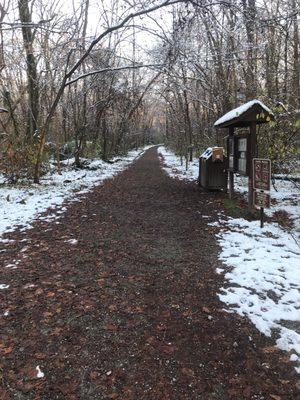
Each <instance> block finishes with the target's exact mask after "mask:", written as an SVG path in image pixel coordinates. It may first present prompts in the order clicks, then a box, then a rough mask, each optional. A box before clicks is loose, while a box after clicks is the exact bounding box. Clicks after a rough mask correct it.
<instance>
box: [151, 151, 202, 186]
mask: <svg viewBox="0 0 300 400" xmlns="http://www.w3.org/2000/svg"><path fill="white" fill-rule="evenodd" d="M158 154H159V156H160V158H161V159H162V161H163V167H162V168H163V170H164V171H165V172H166V173H167V174H168V175H169V176H170V177H171V178H178V179H182V180H187V181H196V180H197V179H198V175H199V160H198V159H197V158H195V159H194V161H193V162H191V163H189V164H188V169H187V170H186V167H185V162H183V164H182V165H181V162H180V157H178V156H176V155H175V154H174V153H172V152H171V151H169V150H167V149H166V148H165V147H164V146H160V147H159V148H158Z"/></svg>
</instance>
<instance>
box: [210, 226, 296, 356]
mask: <svg viewBox="0 0 300 400" xmlns="http://www.w3.org/2000/svg"><path fill="white" fill-rule="evenodd" d="M217 238H218V242H219V244H220V246H221V248H222V251H221V253H220V260H221V261H222V262H223V264H225V265H226V266H227V269H226V271H227V272H226V274H225V278H226V279H227V281H228V287H226V288H223V289H221V293H220V294H219V298H220V300H221V301H223V302H224V303H226V304H227V305H228V306H230V308H231V309H232V310H234V311H235V312H237V313H238V314H240V315H243V316H247V317H248V318H249V319H250V320H251V321H252V323H253V324H254V325H255V326H256V328H257V329H258V330H259V331H260V332H262V333H264V334H265V335H267V336H271V335H272V333H273V332H274V331H275V330H276V335H277V337H278V339H277V342H276V343H277V346H278V347H279V348H281V349H282V350H286V351H294V352H296V353H297V355H300V334H299V333H298V332H297V328H296V326H297V323H298V322H299V320H300V274H299V266H300V248H299V246H298V244H297V243H296V242H295V241H294V240H291V237H290V235H289V233H288V232H286V231H285V230H283V229H281V227H280V226H279V225H277V224H275V223H266V224H265V226H264V228H263V229H260V225H259V222H258V221H252V222H249V221H245V220H243V219H241V218H237V219H228V221H227V222H226V223H225V225H223V226H222V229H221V231H220V233H218V234H217Z"/></svg>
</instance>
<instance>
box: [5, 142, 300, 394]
mask: <svg viewBox="0 0 300 400" xmlns="http://www.w3.org/2000/svg"><path fill="white" fill-rule="evenodd" d="M221 204H222V197H221V195H218V194H207V193H204V192H201V191H200V190H199V189H198V187H197V186H196V185H195V184H191V183H188V184H187V183H184V182H180V181H177V180H173V179H170V178H168V177H167V176H166V175H165V174H164V173H163V172H162V170H161V168H160V166H159V160H158V156H157V151H156V149H151V150H149V151H148V152H147V153H146V154H145V155H144V156H142V157H141V158H140V159H139V160H138V161H137V162H136V163H135V164H134V165H133V166H132V167H130V168H129V169H128V170H126V171H125V172H123V173H121V174H120V175H118V176H117V177H116V178H115V179H113V180H109V181H107V182H106V183H105V184H104V186H100V187H98V188H96V189H95V190H93V191H92V192H90V193H89V194H88V195H87V196H86V197H83V198H82V201H81V202H78V203H74V204H73V205H71V206H70V207H69V208H68V211H67V212H66V214H64V215H63V216H62V217H61V218H60V219H59V220H58V221H57V222H60V223H56V222H52V223H46V222H42V221H39V222H37V223H36V224H35V225H34V227H33V228H32V229H31V230H29V231H27V232H24V233H21V232H19V233H14V234H11V235H10V237H11V238H14V239H16V242H15V243H11V244H9V245H6V251H5V252H3V253H1V260H2V262H3V268H2V269H1V281H0V283H6V284H8V285H10V287H9V288H8V289H5V290H0V300H1V303H0V304H1V309H0V313H1V314H2V313H4V312H5V311H9V315H8V316H3V315H2V316H1V317H0V335H1V337H0V355H1V357H0V371H1V375H2V376H1V379H0V399H1V400H7V399H20V400H23V399H26V400H39V399H40V400H56V399H59V400H63V399H67V400H79V399H80V400H90V399H91V400H94V399H95V400H96V399H97V400H101V399H120V400H131V399H132V400H140V399H147V400H150V399H151V400H183V399H186V400H202V399H203V400H210V399H218V400H221V399H222V400H226V399H235V400H242V399H257V400H259V399H261V400H262V399H270V400H272V399H273V400H285V399H288V400H296V399H299V398H300V397H298V395H297V391H296V381H297V376H296V373H295V372H294V370H293V368H292V366H291V365H290V364H289V363H288V361H287V360H288V356H287V355H286V354H284V353H282V352H280V351H279V350H277V349H276V348H274V347H273V345H274V342H273V341H271V340H269V339H267V338H265V337H264V336H262V335H260V334H259V332H258V331H257V330H256V329H255V328H254V327H253V326H252V325H251V324H250V323H248V322H247V320H245V319H243V318H240V317H239V316H237V315H233V314H229V313H227V312H224V310H223V309H224V305H223V304H222V303H220V302H219V300H218V298H217V295H216V293H217V292H218V291H219V288H220V287H222V285H223V284H224V283H223V282H222V278H221V277H220V276H219V275H217V274H216V273H215V268H216V267H217V266H218V264H219V262H218V259H217V254H218V251H219V249H218V246H217V244H216V241H215V239H214V228H212V227H210V226H208V225H207V222H208V221H212V220H214V218H215V217H216V213H217V212H218V207H221ZM216 210H217V211H216ZM203 215H204V216H209V217H210V218H203V217H202V216H203ZM24 238H27V239H29V240H28V241H27V242H21V240H22V239H24ZM70 239H76V240H78V242H77V243H71V242H68V241H69V240H70ZM3 246H4V245H3ZM24 247H25V248H24ZM21 250H23V251H21ZM13 259H20V260H21V261H20V263H19V264H18V265H17V266H18V269H12V268H4V266H6V265H7V264H8V263H11V262H12V260H13ZM37 366H39V368H40V371H42V373H44V377H40V378H37V372H38V370H37V369H36V367H37Z"/></svg>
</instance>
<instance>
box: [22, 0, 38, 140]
mask: <svg viewBox="0 0 300 400" xmlns="http://www.w3.org/2000/svg"><path fill="white" fill-rule="evenodd" d="M18 7H19V16H20V21H21V23H22V36H23V43H24V49H25V52H26V68H27V81H28V96H29V110H28V127H27V134H28V136H30V137H32V136H33V135H34V133H35V132H36V131H37V128H38V117H39V86H38V75H37V63H36V58H35V55H34V53H33V40H34V35H33V32H32V28H31V27H30V23H31V22H32V20H31V11H30V10H29V0H19V1H18Z"/></svg>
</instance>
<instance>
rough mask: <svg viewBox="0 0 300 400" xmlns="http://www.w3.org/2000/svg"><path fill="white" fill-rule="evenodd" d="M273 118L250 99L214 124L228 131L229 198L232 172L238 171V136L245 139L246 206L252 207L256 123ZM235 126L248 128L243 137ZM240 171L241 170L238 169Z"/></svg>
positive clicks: (261, 104)
mask: <svg viewBox="0 0 300 400" xmlns="http://www.w3.org/2000/svg"><path fill="white" fill-rule="evenodd" d="M273 120H274V114H273V113H272V111H271V110H270V109H269V108H268V107H267V106H265V105H264V104H263V103H262V102H260V101H259V100H252V101H249V102H248V103H245V104H243V105H242V106H240V107H238V108H235V109H234V110H232V111H229V112H228V113H227V114H225V115H223V116H222V117H221V118H219V119H218V120H217V121H216V122H215V124H214V126H215V127H216V128H227V129H228V131H229V136H228V148H229V149H230V148H231V149H232V154H228V160H229V165H228V173H229V198H232V196H233V193H234V173H235V172H238V168H237V165H238V159H237V157H238V149H237V142H238V140H237V139H238V138H245V139H246V142H244V143H246V144H247V145H246V168H245V171H244V173H243V174H244V175H246V176H248V206H249V208H252V207H253V170H252V160H253V158H256V157H257V155H258V151H257V129H256V126H257V125H261V124H265V123H268V122H270V121H273ZM235 128H249V133H248V134H247V136H246V137H245V135H243V136H240V137H239V136H237V135H235V133H234V130H235ZM239 172H241V171H239Z"/></svg>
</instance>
